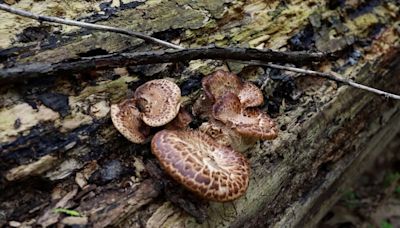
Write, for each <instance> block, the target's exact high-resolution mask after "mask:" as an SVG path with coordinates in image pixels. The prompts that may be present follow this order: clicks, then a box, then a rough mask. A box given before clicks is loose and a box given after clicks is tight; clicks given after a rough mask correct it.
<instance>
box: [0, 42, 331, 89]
mask: <svg viewBox="0 0 400 228" xmlns="http://www.w3.org/2000/svg"><path fill="white" fill-rule="evenodd" d="M323 58H324V54H323V53H305V52H277V51H273V50H270V49H264V50H259V49H254V48H219V47H203V48H188V49H180V50H160V51H148V52H134V53H117V54H110V55H100V56H94V57H85V58H79V59H67V60H63V61H62V62H58V63H43V62H42V63H41V62H37V63H28V64H19V65H17V66H15V67H10V68H4V69H0V84H5V83H7V84H9V83H13V82H16V81H21V80H27V79H31V78H35V77H38V76H39V75H45V74H47V75H48V74H52V75H56V74H58V73H63V72H68V73H69V74H70V73H79V72H82V71H84V70H86V71H87V70H101V69H110V68H116V67H126V66H132V65H143V64H156V63H169V62H181V61H182V60H184V61H189V60H195V59H216V60H217V59H218V60H227V59H234V60H262V61H266V62H270V61H273V62H280V63H299V62H312V61H319V60H321V59H323Z"/></svg>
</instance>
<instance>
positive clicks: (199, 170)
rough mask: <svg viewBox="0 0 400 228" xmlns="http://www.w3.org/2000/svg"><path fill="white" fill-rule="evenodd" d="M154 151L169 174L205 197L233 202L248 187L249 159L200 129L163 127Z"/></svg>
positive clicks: (154, 143)
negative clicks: (186, 129)
mask: <svg viewBox="0 0 400 228" xmlns="http://www.w3.org/2000/svg"><path fill="white" fill-rule="evenodd" d="M151 150H152V152H153V154H154V155H155V156H156V157H157V159H158V160H159V161H160V164H161V166H162V167H163V169H164V170H165V171H166V172H167V173H168V174H169V175H171V176H172V177H173V178H174V179H175V180H176V181H177V182H179V183H181V184H182V185H183V186H185V187H186V188H187V189H189V190H190V191H192V192H194V193H195V194H197V195H198V196H200V197H202V198H204V199H207V200H213V201H219V202H225V201H231V200H234V199H237V198H239V197H240V196H241V195H243V194H244V193H245V191H246V189H247V187H248V184H249V172H250V169H249V164H248V162H247V160H246V158H245V157H244V156H243V155H242V154H240V153H238V152H236V151H234V150H233V149H231V148H228V147H225V146H222V145H220V144H218V143H217V142H215V141H214V140H213V139H212V138H210V137H209V136H208V135H206V134H205V133H202V132H200V131H185V130H162V131H160V132H158V133H157V134H156V135H155V136H154V137H153V139H152V141H151Z"/></svg>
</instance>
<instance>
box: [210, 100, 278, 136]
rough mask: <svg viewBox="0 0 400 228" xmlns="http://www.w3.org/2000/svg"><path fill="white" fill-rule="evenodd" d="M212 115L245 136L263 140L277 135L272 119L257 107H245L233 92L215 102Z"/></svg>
mask: <svg viewBox="0 0 400 228" xmlns="http://www.w3.org/2000/svg"><path fill="white" fill-rule="evenodd" d="M212 115H213V117H214V118H215V119H217V120H219V121H221V122H223V123H224V124H226V125H228V126H230V127H231V128H232V129H234V130H235V131H236V132H238V133H240V134H241V135H243V136H247V137H255V138H258V139H262V140H268V139H275V138H276V137H277V129H276V127H275V123H274V122H273V121H272V119H271V118H270V117H269V116H268V115H267V114H266V113H264V112H261V111H260V110H259V109H257V108H247V109H245V108H243V107H242V104H241V103H240V100H239V98H238V96H237V95H235V94H233V93H227V94H225V95H224V96H223V97H221V98H220V99H219V100H218V101H217V102H216V103H215V104H214V106H213V114H212Z"/></svg>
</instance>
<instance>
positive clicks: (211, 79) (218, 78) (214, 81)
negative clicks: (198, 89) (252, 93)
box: [201, 70, 242, 102]
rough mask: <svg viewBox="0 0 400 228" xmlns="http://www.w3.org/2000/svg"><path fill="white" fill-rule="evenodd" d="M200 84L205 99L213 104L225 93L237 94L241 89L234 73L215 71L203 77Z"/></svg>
mask: <svg viewBox="0 0 400 228" xmlns="http://www.w3.org/2000/svg"><path fill="white" fill-rule="evenodd" d="M201 83H202V86H203V89H204V92H205V93H206V95H207V97H208V98H210V99H211V101H213V102H214V101H215V100H216V99H218V98H219V97H222V96H223V95H224V94H225V93H227V92H232V93H234V94H239V92H240V90H241V89H242V82H241V81H240V78H239V77H238V76H237V75H236V74H234V73H230V72H227V71H223V70H217V71H215V72H214V73H212V74H210V75H208V76H207V77H204V78H203V80H201Z"/></svg>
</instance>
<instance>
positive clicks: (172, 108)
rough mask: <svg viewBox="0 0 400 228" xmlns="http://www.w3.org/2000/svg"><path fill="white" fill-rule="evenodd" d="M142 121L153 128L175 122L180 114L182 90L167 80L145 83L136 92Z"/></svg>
mask: <svg viewBox="0 0 400 228" xmlns="http://www.w3.org/2000/svg"><path fill="white" fill-rule="evenodd" d="M134 96H135V98H136V99H137V104H138V108H139V109H140V111H141V113H142V120H143V122H145V123H146V124H147V125H149V126H151V127H159V126H162V125H165V124H167V123H168V122H170V121H171V120H173V119H174V118H175V117H176V115H177V114H178V112H179V107H180V99H181V90H180V89H179V87H178V86H177V85H176V84H175V83H173V82H171V81H169V80H166V79H157V80H152V81H148V82H146V83H144V84H143V85H141V86H139V87H138V88H137V89H136V91H135V95H134Z"/></svg>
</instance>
